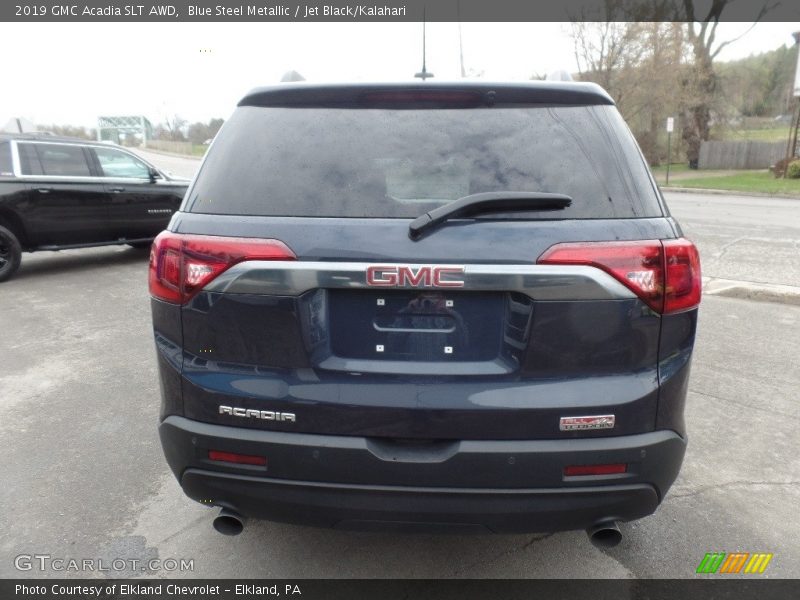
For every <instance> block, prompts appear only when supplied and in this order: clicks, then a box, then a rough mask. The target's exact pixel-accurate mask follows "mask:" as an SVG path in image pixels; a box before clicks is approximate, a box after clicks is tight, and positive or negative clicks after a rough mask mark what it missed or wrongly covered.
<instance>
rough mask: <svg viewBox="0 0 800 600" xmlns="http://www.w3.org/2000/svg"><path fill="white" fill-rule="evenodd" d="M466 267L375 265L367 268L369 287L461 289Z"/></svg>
mask: <svg viewBox="0 0 800 600" xmlns="http://www.w3.org/2000/svg"><path fill="white" fill-rule="evenodd" d="M463 273H464V267H444V266H441V267H438V266H423V267H416V268H414V267H409V266H402V265H373V266H370V267H367V285H370V286H375V287H439V288H460V287H464V281H463V280H462V279H460V278H459V277H458V276H459V275H463Z"/></svg>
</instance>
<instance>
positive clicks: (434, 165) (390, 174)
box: [187, 105, 662, 219]
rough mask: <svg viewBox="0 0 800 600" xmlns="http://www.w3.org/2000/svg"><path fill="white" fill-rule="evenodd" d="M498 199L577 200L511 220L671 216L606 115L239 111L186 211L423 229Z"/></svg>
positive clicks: (553, 110) (562, 110)
mask: <svg viewBox="0 0 800 600" xmlns="http://www.w3.org/2000/svg"><path fill="white" fill-rule="evenodd" d="M492 191H541V192H551V193H561V194H567V195H569V196H571V197H572V198H573V203H572V206H570V207H569V208H567V209H565V210H563V211H558V212H557V213H553V212H547V213H545V212H541V213H535V212H533V213H532V212H524V213H518V214H510V215H504V216H505V217H508V218H526V219H530V218H548V219H549V218H559V219H563V218H635V217H654V216H661V215H662V211H661V208H660V204H659V202H658V199H657V196H656V192H655V190H654V188H653V185H652V183H651V180H650V178H649V174H648V172H647V168H646V166H645V164H644V162H643V159H642V157H641V153H640V152H639V150H638V148H637V147H636V144H635V142H634V141H633V138H632V136H631V135H630V132H629V130H628V129H627V126H626V125H625V124H624V122H623V121H622V119H621V117H620V116H619V113H618V112H617V110H616V108H615V107H613V106H606V105H598V106H535V107H516V106H515V107H494V108H475V109H472V108H471V109H458V108H445V109H420V110H391V109H344V108H283V107H251V106H244V107H240V108H238V109H237V110H236V112H235V113H234V115H233V116H232V118H231V119H230V120H229V121H228V122H227V123H226V124H225V125H224V127H223V128H222V130H221V131H220V133H219V134H218V135H217V138H216V139H215V141H214V145H213V147H212V148H211V150H210V151H209V154H208V156H207V157H206V159H205V161H204V163H203V166H202V168H201V170H200V173H199V175H198V177H197V180H196V182H195V185H194V186H193V188H192V190H191V191H190V193H189V202H188V204H187V210H189V211H190V212H199V213H219V214H239V215H268V216H318V217H385V218H414V217H417V216H419V215H420V214H423V213H425V212H427V211H429V210H432V209H433V208H436V207H438V206H441V205H442V204H445V203H448V202H451V201H453V200H456V199H458V198H460V197H462V196H466V195H469V194H476V193H481V192H492ZM492 217H493V218H495V217H496V215H492Z"/></svg>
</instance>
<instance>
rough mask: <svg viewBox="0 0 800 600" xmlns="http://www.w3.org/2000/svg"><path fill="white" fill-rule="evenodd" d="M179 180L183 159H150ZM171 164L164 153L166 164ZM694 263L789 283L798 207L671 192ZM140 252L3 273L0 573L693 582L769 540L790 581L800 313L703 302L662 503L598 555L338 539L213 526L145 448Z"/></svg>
mask: <svg viewBox="0 0 800 600" xmlns="http://www.w3.org/2000/svg"><path fill="white" fill-rule="evenodd" d="M160 160H161V164H164V166H165V168H167V169H170V170H173V171H174V172H176V173H177V174H191V173H186V172H181V170H190V169H191V168H192V165H194V164H196V163H194V162H192V161H185V160H184V159H173V158H163V159H159V158H158V157H156V158H155V162H156V163H157V164H158V163H159V161H160ZM170 162H172V163H174V164H168V163H170ZM669 200H670V202H671V206H672V208H673V212H674V213H675V214H676V216H677V217H678V219H679V220H681V222H682V223H683V225H684V228H685V230H686V234H687V235H688V236H690V237H692V238H694V239H695V240H696V241H697V242H698V245H699V247H700V250H701V255H702V257H703V260H704V269H705V273H704V274H705V275H709V276H711V277H719V278H727V279H736V280H740V281H745V282H760V283H777V284H786V285H794V286H798V285H800V261H798V260H797V256H798V250H799V249H800V200H797V201H792V200H777V199H766V198H745V197H736V198H727V197H724V196H720V197H712V196H705V195H703V196H695V195H689V194H679V195H670V196H669ZM146 274H147V252H142V251H137V250H134V249H130V248H127V247H114V248H104V249H94V250H84V251H66V252H59V253H50V252H44V253H40V254H33V255H31V254H27V255H24V256H23V263H22V268H21V269H20V271H19V273H18V276H17V277H16V278H14V279H13V280H11V281H10V282H7V283H4V284H2V285H0V302H1V306H2V309H0V333H1V335H0V356H2V357H3V360H2V367H0V408H1V409H2V411H3V418H2V419H0V432H1V434H2V440H3V442H2V448H3V451H4V453H5V456H4V460H2V461H0V481H2V485H0V505H1V506H3V507H4V508H5V510H3V511H2V513H0V550H1V551H2V552H1V553H0V556H2V559H0V577H19V576H22V577H41V576H65V575H67V576H103V575H104V574H103V573H65V572H57V571H52V570H45V571H41V570H39V569H38V568H36V567H34V568H32V569H31V570H29V571H19V570H17V569H16V568H15V565H14V558H15V557H16V556H18V555H20V554H37V553H38V554H47V555H51V556H52V557H62V558H77V559H83V558H95V559H104V561H106V563H110V562H111V561H112V560H113V559H115V558H122V559H130V558H134V559H138V560H141V561H145V560H147V559H150V558H159V559H161V560H164V559H168V558H176V559H181V558H183V559H193V560H194V568H193V570H190V571H189V570H187V571H183V572H181V571H169V572H168V571H160V572H157V573H156V572H151V571H133V570H127V571H126V570H123V571H120V572H113V573H111V574H113V575H115V576H141V575H147V576H153V575H156V576H176V577H264V578H271V577H275V578H278V577H280V578H299V577H422V578H446V577H473V578H484V577H499V578H503V577H556V578H577V577H621V578H633V577H694V576H695V568H696V567H697V565H698V563H699V562H700V560H701V559H702V558H703V556H704V554H705V553H706V552H713V551H725V552H733V551H745V552H771V553H774V558H773V560H772V562H771V563H770V565H769V568H768V569H767V571H766V573H765V576H770V577H800V520H798V519H797V516H796V515H797V507H798V506H800V456H798V453H797V448H798V442H800V434H799V433H798V429H797V422H798V419H800V408H799V407H798V406H799V403H798V391H799V390H800V370H798V369H797V364H798V359H797V357H798V356H800V335H798V334H800V306H797V305H790V304H782V303H775V302H756V301H751V300H745V299H737V298H728V297H719V296H713V295H710V296H707V297H706V298H705V299H704V301H703V305H702V309H701V316H700V325H699V333H698V340H697V346H696V352H695V358H694V365H693V375H692V381H691V386H690V393H689V400H688V408H687V422H688V426H689V431H690V444H689V451H688V454H687V457H686V461H685V463H684V467H683V470H682V472H681V475H680V477H679V479H678V481H677V482H676V484H675V485H674V486H673V488H672V490H671V491H670V493H669V495H668V496H667V498H666V500H665V501H664V503H663V504H662V506H661V508H660V509H659V511H658V512H657V513H656V514H655V515H653V516H651V517H649V518H646V519H643V520H641V521H638V522H634V523H628V524H622V525H621V529H622V531H623V535H624V539H623V542H622V544H621V545H620V546H618V547H616V548H614V549H611V550H605V551H601V550H598V549H596V548H594V547H593V546H591V545H590V544H589V542H588V539H587V538H586V535H585V534H584V533H583V532H568V533H558V534H553V535H547V534H539V535H522V536H480V537H462V536H434V535H395V534H379V533H349V532H340V531H328V530H316V529H312V528H304V527H296V526H290V525H282V524H274V523H268V522H250V523H249V524H248V526H247V527H246V528H245V531H244V533H243V534H242V535H240V536H238V537H235V538H229V537H223V536H220V535H219V534H217V533H216V532H214V531H213V530H212V528H211V520H212V517H213V515H214V514H215V511H214V510H212V509H209V508H206V507H203V506H201V505H198V504H196V503H194V502H192V501H190V500H188V499H187V498H185V497H184V496H183V494H182V492H181V491H180V489H179V487H178V485H177V483H176V482H175V480H174V479H173V477H172V475H171V473H170V472H169V470H168V468H167V466H166V463H165V462H164V460H163V458H162V454H161V448H160V445H159V442H158V436H157V432H156V422H157V415H158V403H159V396H158V385H157V377H156V370H155V360H154V349H153V343H152V339H151V333H150V315H149V302H148V293H147V284H146Z"/></svg>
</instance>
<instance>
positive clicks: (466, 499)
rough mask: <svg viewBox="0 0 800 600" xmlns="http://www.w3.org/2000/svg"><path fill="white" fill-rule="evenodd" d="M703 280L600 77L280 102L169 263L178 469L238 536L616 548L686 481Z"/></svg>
mask: <svg viewBox="0 0 800 600" xmlns="http://www.w3.org/2000/svg"><path fill="white" fill-rule="evenodd" d="M700 288H701V279H700V266H699V260H698V255H697V251H696V249H695V247H694V245H693V244H692V243H691V242H689V241H687V240H686V239H684V238H683V237H681V230H680V227H679V226H678V224H677V223H676V222H675V221H674V220H673V219H672V218H671V217H670V215H669V212H668V210H667V207H666V206H665V204H664V201H663V198H662V196H661V194H660V192H659V190H658V188H657V186H656V184H655V182H654V180H653V178H652V176H651V174H650V172H649V170H648V168H647V165H646V164H645V162H644V160H643V158H642V155H641V153H640V151H639V149H638V147H637V145H636V142H635V141H634V139H633V137H632V135H631V133H630V131H629V130H628V128H627V127H626V125H625V123H624V122H623V120H622V118H621V117H620V115H619V113H618V112H617V110H616V108H615V106H614V102H613V101H612V100H611V98H609V96H608V95H607V94H606V93H605V92H604V91H603V90H602V89H601V88H599V87H597V86H596V85H592V84H585V83H567V82H564V83H551V82H535V83H534V82H532V83H525V84H513V85H512V84H489V83H454V84H445V83H429V82H426V83H416V84H396V85H385V84H382V85H363V84H358V85H310V84H284V85H281V86H279V87H269V88H263V89H256V90H253V91H252V92H250V93H249V94H248V95H247V96H246V97H245V98H244V99H243V100H242V101H241V102H240V103H239V106H238V108H237V110H236V111H235V112H234V114H233V116H232V118H231V119H230V120H229V121H227V122H226V123H225V125H224V127H223V128H222V130H221V131H220V133H219V134H218V136H217V138H216V139H215V140H214V142H213V145H212V147H211V148H210V150H209V151H208V154H207V156H206V158H205V160H204V161H203V164H202V166H201V168H200V171H199V173H198V175H197V177H196V179H195V181H194V183H193V185H192V186H191V188H190V189H189V191H188V193H187V195H186V199H185V200H184V203H183V205H182V206H181V210H180V212H178V213H176V214H175V216H174V217H173V218H172V221H171V223H170V226H169V228H168V230H167V231H165V232H164V233H162V234H161V235H159V237H158V238H157V239H156V240H155V242H154V244H153V249H152V251H151V260H150V291H151V294H152V298H153V299H152V312H153V323H154V330H155V341H156V347H157V356H158V364H159V368H160V377H161V390H162V397H163V402H162V407H161V424H160V435H161V441H162V444H163V447H164V452H165V454H166V457H167V461H168V462H169V465H170V467H171V468H172V470H173V472H174V473H175V476H176V477H177V478H178V480H179V482H180V484H181V486H182V487H183V490H184V491H185V493H186V494H188V495H189V497H191V498H193V499H195V500H197V501H198V502H202V503H205V504H207V505H216V506H219V507H222V509H223V510H222V512H221V513H220V515H219V516H218V517H217V518H216V520H215V527H216V528H217V529H218V530H219V531H221V532H223V533H238V532H239V531H241V529H242V526H243V523H244V519H245V517H258V518H265V519H271V520H275V521H286V522H293V523H305V524H311V525H317V526H325V527H343V528H356V529H361V528H373V527H375V528H382V529H386V528H389V529H401V530H415V529H419V528H422V529H426V530H430V529H434V530H446V531H465V532H472V531H476V532H477V531H486V530H489V531H494V532H524V531H557V530H565V529H578V528H585V529H587V530H589V531H590V535H591V536H592V538H593V539H594V541H595V542H596V543H600V544H613V543H616V542H618V541H619V539H620V533H619V529H618V528H617V526H616V522H617V521H629V520H632V519H638V518H641V517H644V516H646V515H649V514H651V513H653V512H654V511H655V510H656V507H657V506H658V505H659V503H660V502H661V501H662V500H663V498H664V495H665V494H666V493H667V490H668V489H669V487H670V485H671V484H672V482H673V481H674V480H675V478H676V476H677V475H678V471H679V469H680V465H681V462H682V460H683V455H684V451H685V448H686V430H685V426H684V420H683V408H684V400H685V397H686V390H687V382H688V377H689V369H690V362H691V356H692V347H693V344H694V337H695V326H696V321H697V307H698V304H699V302H700Z"/></svg>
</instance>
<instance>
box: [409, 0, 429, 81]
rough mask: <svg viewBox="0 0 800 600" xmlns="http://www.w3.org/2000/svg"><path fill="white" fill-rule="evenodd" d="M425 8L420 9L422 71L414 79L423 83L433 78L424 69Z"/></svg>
mask: <svg viewBox="0 0 800 600" xmlns="http://www.w3.org/2000/svg"><path fill="white" fill-rule="evenodd" d="M425 22H426V21H425V7H424V6H423V7H422V71H420V72H419V73H415V74H414V77H418V78H419V79H422V81H425V80H426V79H427V78H428V77H433V73H431V72H429V71H428V69H427V68H425Z"/></svg>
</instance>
